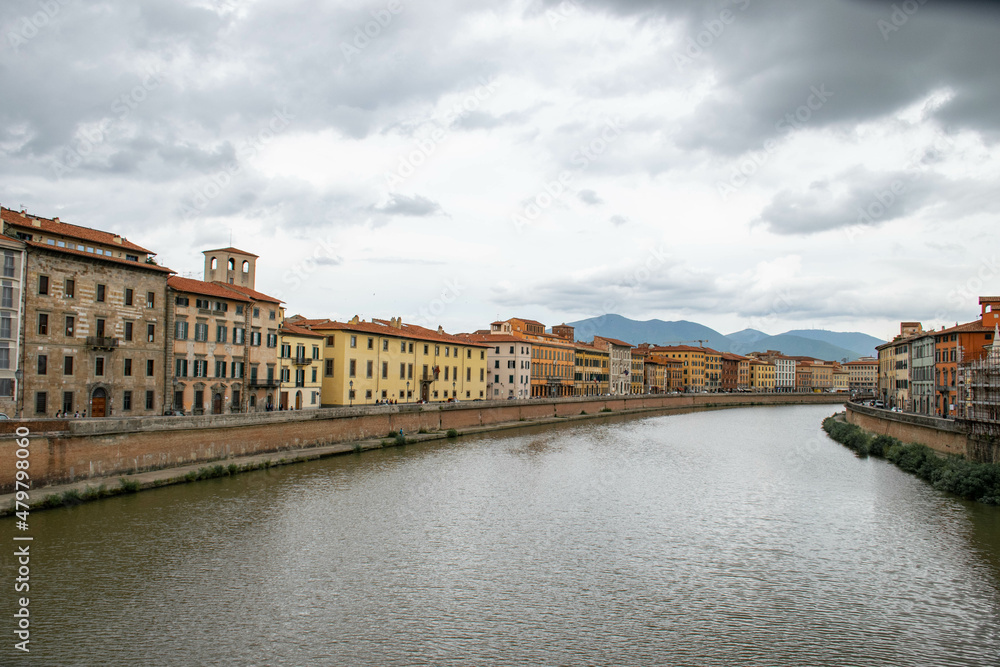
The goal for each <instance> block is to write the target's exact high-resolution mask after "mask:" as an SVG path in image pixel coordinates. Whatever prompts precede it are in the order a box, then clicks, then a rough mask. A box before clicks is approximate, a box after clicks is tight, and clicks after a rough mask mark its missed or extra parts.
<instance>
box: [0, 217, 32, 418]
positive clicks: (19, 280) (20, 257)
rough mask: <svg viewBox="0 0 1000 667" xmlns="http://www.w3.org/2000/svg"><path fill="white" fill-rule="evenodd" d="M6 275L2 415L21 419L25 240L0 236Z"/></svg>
mask: <svg viewBox="0 0 1000 667" xmlns="http://www.w3.org/2000/svg"><path fill="white" fill-rule="evenodd" d="M0 252H2V253H3V274H2V276H0V413H3V414H5V415H7V416H8V417H12V418H13V417H20V416H21V411H20V407H21V405H22V401H19V400H18V396H19V395H20V394H21V382H20V380H19V379H18V377H19V376H20V375H22V374H23V371H22V370H21V357H22V355H23V354H24V318H23V317H22V316H23V314H24V313H23V309H24V292H23V289H22V288H23V287H24V271H25V269H26V268H27V254H26V251H25V245H24V243H23V242H22V241H18V240H17V239H13V238H10V237H9V236H6V235H0Z"/></svg>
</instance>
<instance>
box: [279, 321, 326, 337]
mask: <svg viewBox="0 0 1000 667" xmlns="http://www.w3.org/2000/svg"><path fill="white" fill-rule="evenodd" d="M278 331H280V332H281V333H287V334H292V335H294V336H309V337H311V338H326V336H324V335H323V334H321V333H316V332H315V331H313V330H312V329H307V328H305V327H300V326H297V325H295V324H292V323H291V322H289V321H288V320H285V321H284V322H282V323H281V328H280V329H278Z"/></svg>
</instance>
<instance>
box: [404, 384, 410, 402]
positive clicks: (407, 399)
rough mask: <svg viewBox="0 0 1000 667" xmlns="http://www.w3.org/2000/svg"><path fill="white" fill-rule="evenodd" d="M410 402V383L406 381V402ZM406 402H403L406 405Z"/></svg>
mask: <svg viewBox="0 0 1000 667" xmlns="http://www.w3.org/2000/svg"><path fill="white" fill-rule="evenodd" d="M409 400H410V381H409V380H407V381H406V401H409ZM406 401H403V402H404V403H405V402H406Z"/></svg>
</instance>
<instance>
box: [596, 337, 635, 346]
mask: <svg viewBox="0 0 1000 667" xmlns="http://www.w3.org/2000/svg"><path fill="white" fill-rule="evenodd" d="M598 338H600V339H601V340H606V341H608V342H609V343H611V344H612V345H617V346H618V347H627V348H631V347H632V344H631V343H626V342H625V341H623V340H618V339H617V338H608V337H607V336H594V340H597V339H598Z"/></svg>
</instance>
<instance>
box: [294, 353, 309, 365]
mask: <svg viewBox="0 0 1000 667" xmlns="http://www.w3.org/2000/svg"><path fill="white" fill-rule="evenodd" d="M312 362H313V359H312V357H307V356H305V355H302V356H301V357H293V358H292V363H293V364H295V365H296V366H304V365H305V364H311V363H312Z"/></svg>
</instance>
